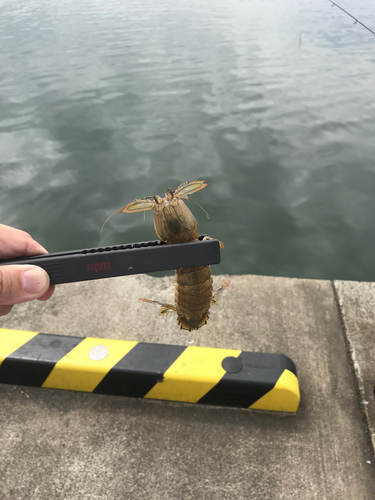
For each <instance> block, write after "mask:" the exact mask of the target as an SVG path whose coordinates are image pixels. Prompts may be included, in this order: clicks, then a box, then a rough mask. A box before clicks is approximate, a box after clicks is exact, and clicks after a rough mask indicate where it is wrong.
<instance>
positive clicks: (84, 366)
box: [42, 337, 138, 392]
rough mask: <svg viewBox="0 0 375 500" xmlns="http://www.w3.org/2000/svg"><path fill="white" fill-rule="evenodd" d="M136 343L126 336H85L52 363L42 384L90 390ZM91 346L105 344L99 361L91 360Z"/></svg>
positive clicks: (59, 387) (50, 386) (67, 388)
mask: <svg viewBox="0 0 375 500" xmlns="http://www.w3.org/2000/svg"><path fill="white" fill-rule="evenodd" d="M136 344H138V342H135V341H128V340H111V339H95V338H91V337H88V338H85V339H84V340H83V341H82V342H81V343H80V344H78V345H77V346H76V347H75V348H74V349H72V350H71V351H70V352H69V353H68V354H66V356H64V357H63V358H61V359H60V361H58V362H57V363H56V365H55V367H54V369H53V370H52V372H51V373H50V374H49V376H48V377H47V379H46V380H45V382H44V384H43V385H42V387H49V388H53V389H66V390H71V391H84V392H92V391H93V390H94V389H95V387H96V386H97V385H98V384H99V382H101V381H102V379H103V378H104V376H105V375H106V374H107V373H108V372H109V370H110V369H111V368H113V367H114V366H115V365H116V364H117V363H118V362H119V361H120V359H121V358H122V357H124V356H125V355H126V354H127V353H128V352H129V351H130V350H131V349H132V348H133V347H134V346H135V345H136ZM95 346H106V347H107V348H108V351H109V352H108V355H107V356H106V357H105V358H104V359H102V360H100V361H94V360H92V359H91V358H90V357H89V352H90V349H92V348H93V347H95Z"/></svg>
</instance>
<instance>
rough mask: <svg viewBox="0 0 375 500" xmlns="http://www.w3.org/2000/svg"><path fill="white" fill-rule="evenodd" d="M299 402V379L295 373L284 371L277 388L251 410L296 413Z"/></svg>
mask: <svg viewBox="0 0 375 500" xmlns="http://www.w3.org/2000/svg"><path fill="white" fill-rule="evenodd" d="M299 401H300V393H299V386H298V379H297V377H296V376H295V375H294V373H292V372H290V371H289V370H284V371H283V373H282V374H281V376H280V378H279V380H278V381H277V382H276V385H275V387H274V388H273V389H271V390H270V391H269V392H267V394H265V395H264V396H263V397H261V398H260V399H258V401H257V402H256V403H254V404H252V405H251V406H249V408H251V409H252V410H275V411H288V412H292V413H295V412H296V411H297V410H298V405H299Z"/></svg>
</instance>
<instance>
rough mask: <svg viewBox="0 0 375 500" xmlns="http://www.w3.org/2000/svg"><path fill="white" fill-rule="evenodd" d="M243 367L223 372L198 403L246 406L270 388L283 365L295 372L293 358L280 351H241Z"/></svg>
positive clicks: (279, 374) (240, 357) (280, 372)
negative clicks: (271, 352)
mask: <svg viewBox="0 0 375 500" xmlns="http://www.w3.org/2000/svg"><path fill="white" fill-rule="evenodd" d="M238 358H239V359H240V360H241V362H242V370H240V371H239V372H237V373H226V374H225V375H224V376H223V378H222V379H221V380H220V382H219V383H218V384H217V385H215V387H213V388H212V389H211V390H210V391H209V392H208V393H207V394H206V395H205V396H203V398H201V399H200V400H199V401H198V403H200V404H211V405H220V406H237V407H239V408H248V407H249V406H251V405H252V404H254V403H255V402H256V401H258V399H260V398H261V397H262V396H264V395H265V394H266V393H267V392H269V391H270V390H271V389H272V388H273V387H274V386H275V384H276V382H277V381H278V379H279V378H280V376H281V374H282V373H283V371H284V370H285V369H287V370H290V371H291V372H292V373H294V374H295V375H297V372H296V367H295V365H294V363H293V361H292V360H291V359H289V358H287V357H286V356H284V355H283V354H267V353H258V352H242V353H241V354H240V355H239V356H238Z"/></svg>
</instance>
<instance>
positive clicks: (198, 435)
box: [0, 275, 375, 500]
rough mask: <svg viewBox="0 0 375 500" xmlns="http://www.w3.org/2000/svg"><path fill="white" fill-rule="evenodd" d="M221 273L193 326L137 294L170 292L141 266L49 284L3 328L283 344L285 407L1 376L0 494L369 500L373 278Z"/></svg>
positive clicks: (374, 379)
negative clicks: (109, 391)
mask: <svg viewBox="0 0 375 500" xmlns="http://www.w3.org/2000/svg"><path fill="white" fill-rule="evenodd" d="M226 279H228V276H217V277H215V278H214V285H216V286H218V285H220V284H221V283H222V282H223V281H225V280H226ZM229 279H231V281H232V282H231V284H230V286H229V288H228V289H227V290H226V291H225V292H224V293H223V294H221V296H220V298H219V305H218V306H217V307H214V308H213V309H212V313H211V317H210V320H209V323H208V325H207V326H205V327H203V328H201V329H200V330H199V331H198V332H194V333H192V334H189V333H188V332H184V331H180V330H179V329H178V327H177V325H176V318H175V316H173V315H170V316H168V317H162V318H160V317H158V312H157V307H156V306H154V305H149V304H145V303H143V302H141V301H140V300H139V298H143V297H144V298H150V299H155V300H159V301H166V302H171V301H172V300H173V288H172V284H173V282H174V280H173V278H170V277H165V278H153V277H150V276H146V275H142V276H131V277H124V278H112V279H106V280H99V281H93V282H84V283H74V284H68V285H60V286H58V287H57V289H56V292H55V294H54V296H53V297H52V299H51V300H49V301H47V302H45V303H42V302H39V301H34V302H30V303H27V304H21V305H19V306H15V308H14V309H13V311H12V312H11V313H10V314H9V315H8V316H4V317H2V318H1V323H0V326H1V327H2V328H12V329H18V330H31V331H40V332H45V333H55V334H60V335H75V336H82V337H84V336H91V337H101V338H113V339H123V340H136V341H143V342H156V343H167V344H178V345H188V341H189V340H190V341H191V340H193V341H194V343H193V345H197V346H207V347H220V348H229V349H241V350H247V351H260V352H274V353H283V354H285V355H286V356H288V357H290V358H291V359H292V360H293V361H294V363H295V364H296V366H297V371H298V377H299V383H300V390H301V403H300V407H299V410H298V412H297V413H296V414H295V415H293V414H292V415H287V414H278V413H271V412H256V411H250V410H240V409H229V408H221V407H209V406H203V405H202V406H199V405H193V404H184V403H173V402H163V401H150V400H139V399H131V398H121V397H116V396H104V395H96V394H88V393H78V392H68V391H61V390H53V389H39V388H32V387H24V386H22V387H21V386H10V385H0V499H1V500H9V499H14V500H23V499H25V500H34V499H35V500H50V499H54V500H72V499H73V500H75V499H77V500H85V499H87V500H89V499H90V500H91V499H93V500H111V499H113V500H115V499H116V500H118V499H135V500H136V499H142V500H144V499H152V500H181V499H184V500H185V499H186V500H189V499H194V500H218V499H222V500H233V499H236V500H242V499H243V500H245V499H246V500H248V499H253V500H258V499H262V500H266V499H268V500H281V499H287V500H300V499H307V500H312V499H316V500H324V499H327V500H331V499H332V500H337V499H340V500H351V499H353V500H375V457H374V446H375V398H374V386H375V362H374V359H375V284H370V283H356V282H343V281H337V282H330V281H317V280H301V279H289V278H274V277H264V276H250V275H245V276H230V277H229Z"/></svg>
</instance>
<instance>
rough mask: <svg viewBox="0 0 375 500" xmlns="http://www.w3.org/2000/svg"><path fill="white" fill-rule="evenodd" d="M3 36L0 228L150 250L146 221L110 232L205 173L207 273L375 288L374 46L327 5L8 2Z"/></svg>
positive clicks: (216, 0) (363, 14)
mask: <svg viewBox="0 0 375 500" xmlns="http://www.w3.org/2000/svg"><path fill="white" fill-rule="evenodd" d="M341 5H342V6H343V7H344V8H346V9H348V10H349V11H350V12H351V13H352V14H353V15H355V16H357V17H358V18H359V19H360V20H361V21H362V22H365V23H366V24H368V25H369V26H370V27H371V28H372V29H374V28H375V9H374V7H375V0H371V1H369V0H366V1H364V0H362V1H359V2H356V3H355V4H353V3H352V5H351V4H350V3H349V2H348V1H347V0H342V2H341ZM300 33H301V44H299V38H300ZM0 40H1V51H0V68H1V71H0V221H1V222H2V223H4V224H9V225H14V226H16V227H19V228H22V229H25V230H26V231H29V232H30V233H31V234H32V235H33V236H34V237H35V239H37V240H38V241H39V242H41V243H42V244H43V245H44V246H46V247H47V248H48V249H49V251H63V250H68V249H75V248H84V247H92V246H101V245H112V244H117V243H124V242H135V241H145V240H150V239H155V234H154V231H153V223H152V217H151V215H150V213H147V214H146V222H145V223H144V222H143V214H134V215H116V216H114V217H113V218H112V219H111V220H110V221H109V222H108V223H107V225H106V227H105V229H104V231H103V233H102V234H101V233H100V228H101V226H102V223H103V222H104V220H105V219H106V218H107V216H108V215H109V214H111V213H112V212H113V211H115V210H116V209H118V208H120V207H122V206H124V205H126V204H127V203H129V202H130V201H132V200H133V199H134V198H136V197H137V198H139V197H143V196H146V195H147V196H148V195H153V194H159V195H164V193H165V191H166V189H167V188H168V187H169V188H172V189H175V188H177V186H178V185H179V184H180V183H181V182H183V181H185V180H186V181H190V180H193V179H196V178H200V179H207V181H208V182H209V183H210V184H211V185H210V186H209V187H208V188H206V189H205V190H203V191H201V192H199V193H197V194H196V195H194V198H195V199H196V200H197V201H198V202H199V203H200V204H202V205H203V206H204V208H205V209H206V210H207V211H208V212H209V214H210V216H211V218H210V220H207V219H206V216H205V214H204V213H203V212H202V211H201V210H200V209H199V208H198V207H197V206H195V205H194V204H193V203H191V204H190V207H191V209H192V211H193V213H194V214H195V216H196V218H197V220H198V222H199V225H200V231H201V232H202V233H208V234H210V235H211V236H213V237H215V238H218V239H220V240H222V241H223V242H224V243H225V250H224V251H223V252H222V263H221V264H220V265H219V266H215V268H214V272H215V273H234V274H244V273H254V274H268V275H276V276H278V275H279V276H280V275H282V276H294V277H308V278H341V279H355V280H375V265H374V250H375V162H374V158H375V139H374V136H375V99H374V97H375V37H374V36H372V35H371V34H370V33H369V32H368V31H366V30H365V29H364V28H362V27H361V26H360V25H358V24H357V25H354V24H353V21H352V20H351V19H350V18H348V17H347V16H345V14H344V13H343V12H341V11H340V10H339V9H337V8H331V4H330V3H329V2H328V0H327V1H326V0H308V1H304V2H295V1H291V0H283V1H282V2H280V1H277V0H268V1H265V0H251V1H250V0H248V1H240V0H233V1H231V2H227V1H223V0H206V1H202V0H189V1H183V0H182V1H179V2H176V1H172V0H160V1H158V2H156V1H153V0H133V1H125V0H124V1H116V0H106V1H104V0H90V1H88V0H80V1H79V2H77V1H75V0H59V1H57V0H55V1H51V0H34V1H32V2H31V1H30V0H18V1H17V2H14V1H10V0H0Z"/></svg>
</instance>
